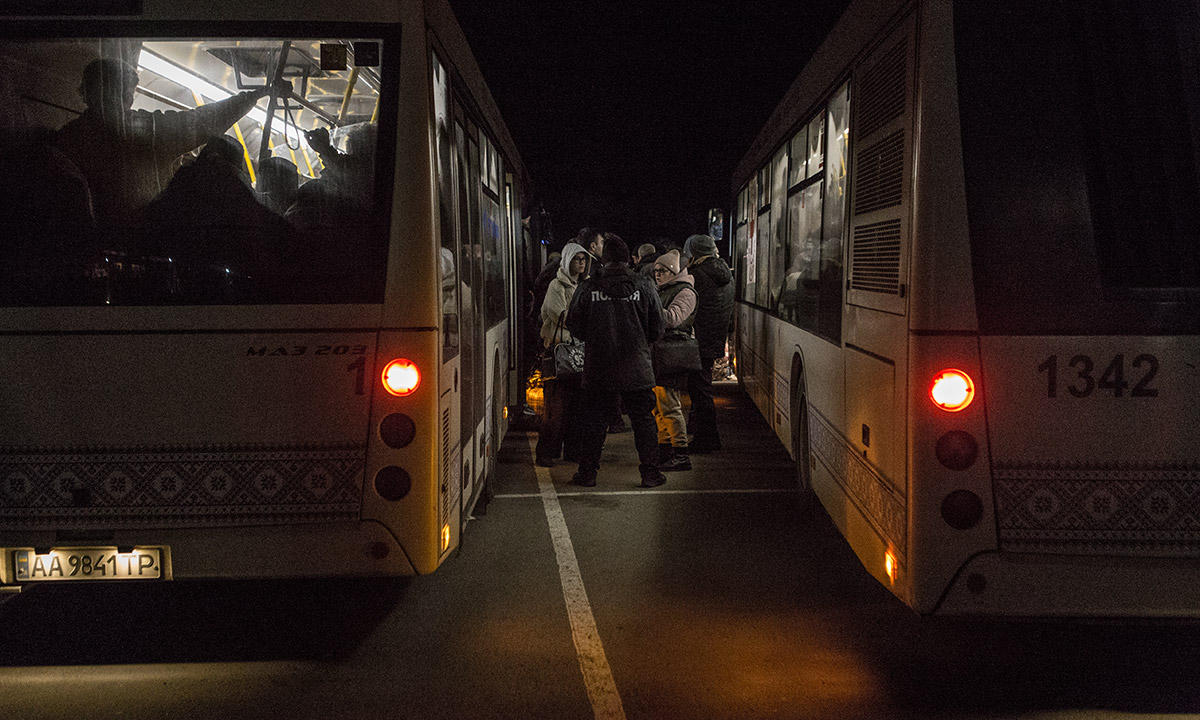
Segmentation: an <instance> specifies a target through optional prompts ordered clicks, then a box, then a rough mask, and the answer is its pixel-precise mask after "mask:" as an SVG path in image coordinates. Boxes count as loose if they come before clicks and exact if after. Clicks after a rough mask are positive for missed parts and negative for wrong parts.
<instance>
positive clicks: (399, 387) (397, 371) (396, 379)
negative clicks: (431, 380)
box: [383, 358, 421, 397]
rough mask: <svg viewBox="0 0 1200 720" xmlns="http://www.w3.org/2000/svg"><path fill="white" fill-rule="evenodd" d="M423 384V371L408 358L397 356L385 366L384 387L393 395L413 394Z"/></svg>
mask: <svg viewBox="0 0 1200 720" xmlns="http://www.w3.org/2000/svg"><path fill="white" fill-rule="evenodd" d="M420 384H421V371H420V370H418V369H417V364H416V363H414V362H413V361H412V360H409V359H407V358H396V359H395V360H393V361H391V362H390V363H388V364H387V366H385V367H384V368H383V387H384V389H385V390H387V391H388V392H390V393H391V394H393V395H399V396H401V397H403V396H405V395H411V394H412V393H413V391H414V390H416V389H417V386H419V385H420Z"/></svg>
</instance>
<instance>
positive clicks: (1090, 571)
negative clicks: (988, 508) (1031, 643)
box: [934, 552, 1200, 618]
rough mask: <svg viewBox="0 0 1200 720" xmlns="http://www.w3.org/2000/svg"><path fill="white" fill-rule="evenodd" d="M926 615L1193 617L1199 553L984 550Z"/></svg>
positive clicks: (1198, 614)
mask: <svg viewBox="0 0 1200 720" xmlns="http://www.w3.org/2000/svg"><path fill="white" fill-rule="evenodd" d="M934 614H935V615H989V616H1017V617H1144V618H1200V558H1193V557H1171V558H1164V557H1130V556H1114V555H1091V556H1085V555H1043V554H1035V553H1011V552H1009V553H1004V552H1000V553H985V554H981V555H977V556H975V557H974V558H972V559H971V560H970V561H969V562H968V563H966V564H965V565H964V566H963V568H962V569H961V570H960V571H959V573H958V575H957V576H956V577H955V579H954V581H953V583H951V585H950V588H949V590H948V591H947V592H946V594H945V596H944V597H943V598H942V601H941V602H940V603H939V604H938V606H937V608H936V609H935V610H934Z"/></svg>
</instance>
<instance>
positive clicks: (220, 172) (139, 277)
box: [0, 36, 393, 307]
mask: <svg viewBox="0 0 1200 720" xmlns="http://www.w3.org/2000/svg"><path fill="white" fill-rule="evenodd" d="M383 46H384V42H383V40H382V39H380V38H336V37H334V38H326V37H322V38H298V39H282V38H246V37H241V38H189V39H169V40H164V39H160V37H159V36H155V37H154V38H153V39H150V38H143V37H103V38H99V37H97V38H55V39H13V38H11V37H10V38H7V39H0V227H4V228H5V231H4V235H5V238H4V240H3V242H2V243H0V306H8V307H13V306H63V305H215V304H236V305H251V304H292V303H378V302H382V298H383V282H384V274H385V273H384V263H385V261H386V257H387V228H388V218H387V208H389V207H390V202H387V198H388V197H389V196H390V167H391V163H389V162H385V161H384V157H383V156H384V155H385V154H387V149H388V148H389V147H391V146H392V145H393V143H391V142H388V140H387V138H385V137H383V136H382V132H383V130H382V128H383V127H384V126H383V125H382V124H380V122H379V117H380V116H379V110H380V97H381V91H382V90H383V88H384V79H385V78H384V73H385V71H386V70H387V68H386V66H385V61H384V60H383V58H384V53H383V49H384V47H383Z"/></svg>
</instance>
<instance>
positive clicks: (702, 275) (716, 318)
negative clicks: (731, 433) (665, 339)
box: [683, 235, 733, 454]
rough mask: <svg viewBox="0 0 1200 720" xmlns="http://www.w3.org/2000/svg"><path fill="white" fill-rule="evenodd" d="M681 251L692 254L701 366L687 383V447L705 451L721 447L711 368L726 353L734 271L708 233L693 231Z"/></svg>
mask: <svg viewBox="0 0 1200 720" xmlns="http://www.w3.org/2000/svg"><path fill="white" fill-rule="evenodd" d="M683 252H684V255H687V256H688V257H690V258H691V261H690V262H689V263H688V273H690V274H691V276H692V278H693V279H694V281H695V283H696V295H697V296H698V300H697V307H696V320H695V330H696V340H697V342H698V343H699V345H700V369H699V370H698V371H696V372H693V373H691V374H690V375H689V377H688V384H687V385H688V387H687V390H688V395H689V396H690V397H691V399H692V412H691V415H690V417H688V432H690V433H691V434H692V436H693V437H692V442H691V445H690V449H691V452H692V454H697V453H708V452H713V451H716V450H720V449H721V436H720V433H719V432H718V431H717V408H716V405H715V404H714V403H713V395H712V368H713V365H714V364H715V363H716V361H717V358H722V357H725V341H726V339H727V338H728V337H729V329H730V326H731V324H732V323H733V272H732V271H730V269H729V266H728V265H727V264H725V261H724V260H722V259H721V258H720V256H718V255H717V242H716V240H714V239H713V238H712V236H711V235H692V236H691V237H689V238H688V239H687V240H686V241H685V242H684V244H683Z"/></svg>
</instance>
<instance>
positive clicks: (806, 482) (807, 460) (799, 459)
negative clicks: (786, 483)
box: [792, 393, 816, 520]
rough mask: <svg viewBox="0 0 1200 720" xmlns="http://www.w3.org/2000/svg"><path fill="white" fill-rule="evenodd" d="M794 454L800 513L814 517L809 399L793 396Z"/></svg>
mask: <svg viewBox="0 0 1200 720" xmlns="http://www.w3.org/2000/svg"><path fill="white" fill-rule="evenodd" d="M792 455H793V456H794V457H795V460H796V498H797V504H798V505H799V508H800V515H801V517H803V518H804V519H805V520H811V519H812V513H813V505H814V503H815V502H816V498H815V496H814V494H813V489H812V454H811V451H810V449H809V446H808V400H807V398H806V397H805V396H804V395H802V394H799V393H797V394H794V395H793V396H792Z"/></svg>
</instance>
